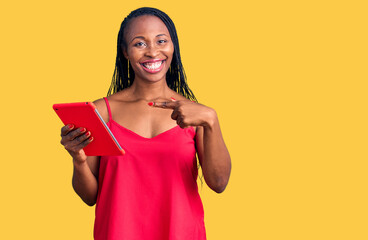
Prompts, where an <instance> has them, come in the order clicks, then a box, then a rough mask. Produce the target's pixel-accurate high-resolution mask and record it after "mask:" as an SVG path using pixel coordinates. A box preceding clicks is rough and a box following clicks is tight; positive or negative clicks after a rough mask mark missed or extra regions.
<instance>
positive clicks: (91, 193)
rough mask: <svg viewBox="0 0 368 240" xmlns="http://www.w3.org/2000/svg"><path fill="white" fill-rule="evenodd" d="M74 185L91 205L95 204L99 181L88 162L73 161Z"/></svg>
mask: <svg viewBox="0 0 368 240" xmlns="http://www.w3.org/2000/svg"><path fill="white" fill-rule="evenodd" d="M73 165H74V167H73V179H72V185H73V188H74V191H75V192H76V193H77V194H78V195H79V196H80V198H82V200H83V201H84V202H85V203H86V204H87V205H89V206H93V205H94V204H95V203H96V199H97V190H98V182H97V179H96V177H95V176H94V175H93V173H92V171H91V169H90V168H89V166H88V163H87V162H84V163H77V162H75V161H73Z"/></svg>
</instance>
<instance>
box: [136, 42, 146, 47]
mask: <svg viewBox="0 0 368 240" xmlns="http://www.w3.org/2000/svg"><path fill="white" fill-rule="evenodd" d="M144 45H145V44H144V43H143V42H137V43H136V44H134V46H136V47H142V46H144Z"/></svg>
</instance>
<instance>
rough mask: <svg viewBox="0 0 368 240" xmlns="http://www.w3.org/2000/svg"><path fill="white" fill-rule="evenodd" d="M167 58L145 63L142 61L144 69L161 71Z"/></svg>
mask: <svg viewBox="0 0 368 240" xmlns="http://www.w3.org/2000/svg"><path fill="white" fill-rule="evenodd" d="M164 61H165V60H158V61H146V62H143V63H140V64H141V66H142V67H143V69H144V70H146V71H147V72H150V73H155V72H159V71H160V70H161V69H162V67H163V63H164Z"/></svg>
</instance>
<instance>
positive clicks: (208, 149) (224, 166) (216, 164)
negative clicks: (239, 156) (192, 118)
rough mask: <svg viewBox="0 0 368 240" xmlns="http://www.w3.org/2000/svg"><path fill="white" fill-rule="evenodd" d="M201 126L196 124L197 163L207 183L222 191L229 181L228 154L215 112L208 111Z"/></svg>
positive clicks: (229, 165)
mask: <svg viewBox="0 0 368 240" xmlns="http://www.w3.org/2000/svg"><path fill="white" fill-rule="evenodd" d="M206 116H207V117H206V119H204V120H203V121H204V122H205V124H204V125H203V126H197V134H196V148H197V154H198V160H199V163H200V164H201V166H202V172H203V176H204V179H205V181H206V183H207V185H208V186H209V187H210V188H211V189H212V190H213V191H215V192H217V193H222V192H223V191H224V190H225V188H226V186H227V183H228V181H229V178H230V171H231V159H230V154H229V152H228V150H227V148H226V145H225V142H224V139H223V138H222V133H221V129H220V124H219V120H218V117H217V113H216V111H215V110H214V109H211V110H210V111H208V114H206Z"/></svg>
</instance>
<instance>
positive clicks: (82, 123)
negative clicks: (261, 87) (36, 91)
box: [52, 102, 125, 156]
mask: <svg viewBox="0 0 368 240" xmlns="http://www.w3.org/2000/svg"><path fill="white" fill-rule="evenodd" d="M52 107H53V109H54V110H55V112H56V114H57V115H58V116H59V118H60V119H61V121H62V122H63V123H64V125H67V124H73V125H74V128H75V129H76V128H78V127H84V128H86V129H87V131H90V132H91V136H93V141H92V142H90V143H89V144H88V145H87V146H86V147H84V148H83V150H84V152H85V153H86V155H87V156H115V155H124V154H125V151H124V149H123V148H122V147H121V146H120V144H119V143H118V141H117V140H116V138H115V137H114V135H113V134H112V132H111V131H110V129H109V128H108V126H107V125H106V123H105V121H104V120H103V119H102V117H101V115H100V114H99V113H98V111H97V108H96V106H95V105H94V104H93V103H92V102H78V103H59V104H54V105H53V106H52Z"/></svg>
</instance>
